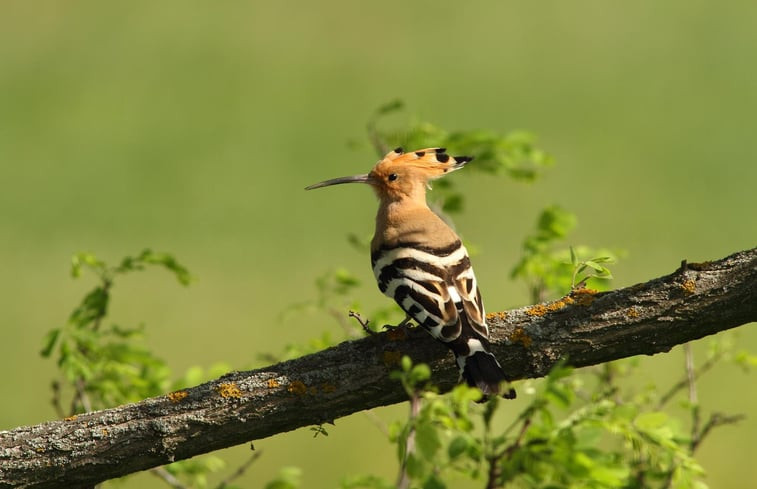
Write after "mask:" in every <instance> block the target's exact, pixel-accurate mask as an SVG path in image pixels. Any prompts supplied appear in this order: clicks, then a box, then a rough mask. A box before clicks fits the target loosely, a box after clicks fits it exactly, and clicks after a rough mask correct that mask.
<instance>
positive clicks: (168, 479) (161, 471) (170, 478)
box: [150, 467, 188, 489]
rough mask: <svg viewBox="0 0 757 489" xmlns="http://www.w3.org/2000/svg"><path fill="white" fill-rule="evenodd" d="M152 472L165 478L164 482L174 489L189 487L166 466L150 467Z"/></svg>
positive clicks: (186, 488)
mask: <svg viewBox="0 0 757 489" xmlns="http://www.w3.org/2000/svg"><path fill="white" fill-rule="evenodd" d="M150 473H151V474H152V475H154V476H156V477H159V478H161V479H163V482H165V483H166V484H168V485H169V486H171V487H173V488H174V489H188V487H187V486H185V485H184V484H182V483H181V481H179V479H177V478H176V477H174V475H173V474H172V473H170V472H169V471H167V470H166V469H165V467H154V468H152V469H150Z"/></svg>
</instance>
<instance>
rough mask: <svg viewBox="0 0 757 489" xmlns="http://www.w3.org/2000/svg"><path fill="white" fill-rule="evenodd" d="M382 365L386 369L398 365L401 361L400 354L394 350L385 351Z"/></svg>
mask: <svg viewBox="0 0 757 489" xmlns="http://www.w3.org/2000/svg"><path fill="white" fill-rule="evenodd" d="M383 357H384V358H383V360H384V365H386V366H387V367H393V366H395V365H399V364H400V360H402V353H400V352H399V351H396V350H389V351H385V352H384V355H383Z"/></svg>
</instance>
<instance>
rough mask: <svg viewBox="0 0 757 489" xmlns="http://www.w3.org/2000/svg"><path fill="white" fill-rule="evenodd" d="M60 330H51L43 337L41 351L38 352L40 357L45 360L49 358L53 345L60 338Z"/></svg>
mask: <svg viewBox="0 0 757 489" xmlns="http://www.w3.org/2000/svg"><path fill="white" fill-rule="evenodd" d="M60 331H61V330H60V328H54V329H51V330H50V331H49V332H48V333H47V336H45V340H44V345H45V346H43V347H42V351H40V352H39V354H40V355H42V356H43V357H45V358H49V357H50V354H51V353H52V351H53V348H55V344H56V343H57V342H58V338H59V337H60Z"/></svg>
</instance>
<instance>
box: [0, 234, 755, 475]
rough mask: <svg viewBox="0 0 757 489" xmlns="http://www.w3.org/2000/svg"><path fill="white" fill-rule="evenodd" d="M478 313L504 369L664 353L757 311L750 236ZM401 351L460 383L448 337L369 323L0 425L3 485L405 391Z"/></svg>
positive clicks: (276, 425) (203, 447) (213, 443)
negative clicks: (153, 391) (254, 360)
mask: <svg viewBox="0 0 757 489" xmlns="http://www.w3.org/2000/svg"><path fill="white" fill-rule="evenodd" d="M490 301H491V299H490ZM489 320H490V324H491V329H492V337H493V338H492V339H493V345H494V350H495V353H496V354H497V356H498V357H499V358H500V359H501V362H502V364H503V367H504V368H505V371H506V372H508V373H509V374H510V375H511V376H512V378H513V379H522V378H526V377H540V376H543V375H545V374H546V373H547V372H548V371H549V369H550V368H551V367H552V366H553V365H554V364H555V362H557V361H558V360H559V359H560V358H562V357H565V356H567V357H568V359H569V363H570V364H572V365H574V366H577V367H582V366H587V365H595V364H599V363H602V362H607V361H610V360H616V359H619V358H624V357H628V356H632V355H638V354H647V355H651V354H654V353H658V352H664V351H668V350H670V349H671V348H672V347H673V346H675V345H678V344H681V343H685V342H687V341H691V340H695V339H698V338H701V337H703V336H706V335H710V334H713V333H716V332H718V331H722V330H726V329H729V328H733V327H736V326H739V325H743V324H746V323H749V322H752V321H757V248H755V249H752V250H749V251H744V252H740V253H736V254H733V255H731V256H729V257H727V258H724V259H722V260H719V261H714V262H706V263H697V264H693V263H692V264H686V263H683V264H682V265H681V267H680V268H679V269H678V270H677V271H675V272H673V273H672V274H670V275H667V276H664V277H661V278H657V279H654V280H651V281H649V282H646V283H642V284H638V285H634V286H632V287H627V288H625V289H620V290H616V291H612V292H606V293H592V292H591V291H586V290H583V291H578V292H575V293H573V294H572V295H571V296H569V297H566V298H563V299H561V300H559V301H556V302H552V303H546V304H540V305H536V306H531V307H525V308H521V309H517V310H513V311H508V312H506V313H494V314H490V315H489ZM401 355H409V356H410V357H412V358H413V359H414V361H416V362H425V363H428V364H429V365H430V366H431V368H432V371H433V381H434V382H435V383H436V384H437V385H438V386H439V388H440V389H441V390H442V391H446V390H449V389H450V388H451V387H452V386H454V385H455V383H456V382H457V376H458V374H457V371H456V367H455V362H453V361H452V358H451V356H450V355H449V353H448V351H447V350H446V348H444V347H443V346H441V345H439V344H438V343H436V342H435V341H433V340H431V338H430V337H429V336H428V335H426V334H425V333H423V332H422V331H413V330H411V331H410V333H409V334H408V335H407V336H406V337H404V338H397V335H396V334H379V335H376V336H371V337H367V338H363V339H360V340H357V341H349V342H345V343H342V344H340V345H337V346H335V347H332V348H329V349H327V350H324V351H321V352H318V353H315V354H312V355H308V356H305V357H302V358H298V359H296V360H291V361H288V362H283V363H279V364H276V365H272V366H270V367H266V368H261V369H258V370H252V371H248V372H235V373H232V374H229V375H225V376H224V377H221V378H219V379H217V380H214V381H212V382H208V383H205V384H202V385H199V386H196V387H193V388H191V389H187V390H185V391H180V392H174V393H170V394H168V395H165V396H160V397H155V398H151V399H146V400H144V401H141V402H138V403H135V404H129V405H125V406H119V407H116V408H113V409H107V410H104V411H98V412H92V413H87V414H82V415H79V416H76V417H74V418H68V419H65V420H57V421H50V422H47V423H43V424H40V425H36V426H28V427H20V428H16V429H14V430H11V431H3V432H0V488H6V487H29V488H32V487H33V488H53V487H68V488H81V487H92V486H94V485H95V484H96V483H98V482H101V481H104V480H108V479H112V478H115V477H119V476H123V475H126V474H129V473H132V472H136V471H140V470H145V469H148V468H151V467H156V466H159V465H163V464H166V463H170V462H173V461H176V460H181V459H185V458H189V457H193V456H195V455H199V454H202V453H206V452H211V451H213V450H218V449H220V448H225V447H229V446H232V445H237V444H241V443H244V442H247V441H250V440H256V439H260V438H265V437H268V436H271V435H274V434H276V433H282V432H285V431H290V430H294V429H296V428H299V427H302V426H308V425H314V424H321V423H324V422H329V421H333V420H335V419H337V418H340V417H342V416H346V415H348V414H351V413H354V412H357V411H360V410H363V409H370V408H373V407H376V406H385V405H388V404H394V403H398V402H402V401H404V400H406V396H405V393H404V392H403V390H402V388H401V387H400V385H399V384H398V383H397V382H396V381H393V380H390V379H389V375H388V374H389V372H390V371H391V370H392V369H394V368H395V365H396V363H397V362H398V360H399V358H400V357H401Z"/></svg>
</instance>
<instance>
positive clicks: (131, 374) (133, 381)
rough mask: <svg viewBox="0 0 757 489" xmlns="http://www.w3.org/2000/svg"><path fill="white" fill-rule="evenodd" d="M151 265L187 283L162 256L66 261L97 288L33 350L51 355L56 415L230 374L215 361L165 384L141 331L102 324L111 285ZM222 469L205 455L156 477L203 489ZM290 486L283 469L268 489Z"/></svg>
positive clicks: (164, 372) (87, 256)
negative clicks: (116, 260) (55, 373)
mask: <svg viewBox="0 0 757 489" xmlns="http://www.w3.org/2000/svg"><path fill="white" fill-rule="evenodd" d="M150 267H154V268H155V267H157V268H162V269H165V270H167V271H168V272H170V273H171V274H172V275H173V276H174V277H175V278H176V280H177V281H178V282H179V283H180V284H182V285H188V284H189V283H190V282H191V275H190V273H189V271H188V270H187V269H186V268H185V267H184V266H183V265H181V264H180V263H179V262H178V261H177V260H176V259H175V258H174V257H173V256H171V255H170V254H167V253H155V252H153V251H151V250H144V251H142V252H141V253H140V254H138V255H136V256H127V257H125V258H123V259H122V260H121V262H120V263H119V264H118V265H116V266H109V265H108V264H107V263H105V262H104V261H103V260H101V259H99V258H97V257H96V256H95V255H93V254H92V253H78V254H76V255H74V257H73V258H72V260H71V276H72V277H73V278H79V277H81V275H82V274H83V272H91V273H93V274H94V275H95V277H96V280H97V282H96V285H95V286H94V287H93V288H92V290H90V291H89V292H88V293H87V294H86V295H85V296H84V298H83V299H82V301H81V303H80V304H79V305H78V306H77V307H76V308H75V309H74V310H73V312H72V313H71V315H70V316H69V319H68V321H67V322H66V323H65V324H64V325H63V326H61V327H58V328H53V329H52V330H50V331H49V332H48V333H47V335H46V336H45V339H44V344H43V348H42V350H41V352H40V354H41V355H42V356H43V357H45V358H50V357H55V358H56V361H57V366H58V370H59V372H60V375H61V377H62V382H61V381H55V382H54V383H53V404H54V405H55V407H56V410H57V411H58V414H59V415H60V416H61V417H63V416H71V415H74V414H77V413H81V412H84V411H91V410H94V409H103V408H108V407H112V406H116V405H119V404H124V403H127V402H135V401H139V400H142V399H144V398H147V397H151V396H156V395H159V394H164V393H165V392H167V390H168V389H169V387H170V389H172V390H178V389H183V388H186V387H191V386H194V385H197V384H199V383H201V382H204V381H206V380H209V379H212V378H216V377H219V376H221V375H223V374H225V373H227V372H228V371H230V370H231V368H230V366H229V365H227V364H225V363H217V364H215V365H213V366H211V367H210V368H209V369H208V370H207V371H206V370H204V369H203V368H201V367H197V366H195V367H190V368H189V369H188V370H187V371H186V372H185V374H184V375H183V376H182V377H180V378H178V379H177V380H176V381H174V382H173V383H171V382H170V377H171V371H170V369H169V367H168V366H167V365H166V363H165V362H164V361H163V360H161V359H160V358H158V357H157V356H155V355H154V354H153V353H152V352H151V351H150V350H149V349H147V348H146V347H145V346H144V345H142V344H141V340H142V339H143V336H144V330H145V327H144V325H140V326H137V327H133V328H127V327H122V326H119V325H117V324H108V325H106V324H105V322H106V319H107V317H108V306H109V304H110V301H111V298H112V297H111V296H112V291H113V288H114V286H115V284H116V280H117V279H118V278H120V277H122V276H123V275H126V274H130V273H132V272H137V271H143V270H146V269H147V268H150ZM67 391H70V392H71V393H72V394H71V396H72V399H71V401H70V403H69V405H70V410H68V411H66V410H65V409H64V408H63V399H62V395H63V393H64V392H67ZM225 466H226V463H225V462H224V460H223V459H221V458H220V457H217V456H215V455H205V456H203V457H195V458H193V459H191V460H183V461H180V462H175V463H173V464H171V465H167V466H165V467H163V468H160V469H156V471H155V472H156V474H157V475H159V476H160V477H162V478H163V479H164V480H166V482H167V483H169V484H173V482H172V481H175V480H177V479H176V478H181V479H182V480H183V481H184V482H183V483H182V485H181V486H180V487H187V488H189V487H195V488H206V487H208V476H209V475H210V474H212V473H214V472H218V471H219V470H221V469H223V468H224V467H225ZM237 472H239V471H237ZM295 482H296V477H295V474H294V472H293V471H292V470H289V471H285V472H282V475H281V476H280V477H279V478H278V479H276V481H274V482H272V484H274V485H271V487H282V488H288V487H296V484H295ZM277 484H278V485H277ZM287 484H289V485H287ZM220 487H223V488H225V489H232V488H233V487H234V486H231V485H229V484H226V483H222V485H221V486H219V489H220Z"/></svg>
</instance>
